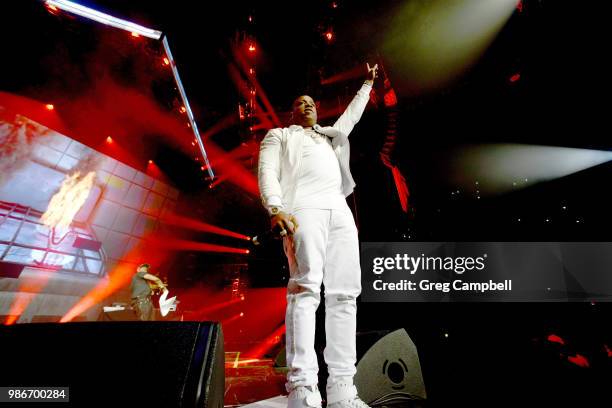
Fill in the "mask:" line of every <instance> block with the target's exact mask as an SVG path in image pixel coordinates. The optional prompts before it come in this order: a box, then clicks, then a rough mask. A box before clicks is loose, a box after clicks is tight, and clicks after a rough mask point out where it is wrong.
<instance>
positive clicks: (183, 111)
mask: <svg viewBox="0 0 612 408" xmlns="http://www.w3.org/2000/svg"><path fill="white" fill-rule="evenodd" d="M179 110H180V111H181V113H185V112H187V108H185V107H184V106H181V108H180V109H179Z"/></svg>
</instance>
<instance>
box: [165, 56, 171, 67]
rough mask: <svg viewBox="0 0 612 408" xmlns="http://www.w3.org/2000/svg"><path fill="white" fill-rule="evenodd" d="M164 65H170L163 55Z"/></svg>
mask: <svg viewBox="0 0 612 408" xmlns="http://www.w3.org/2000/svg"><path fill="white" fill-rule="evenodd" d="M164 65H170V60H169V59H168V58H166V57H164Z"/></svg>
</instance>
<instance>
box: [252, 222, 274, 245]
mask: <svg viewBox="0 0 612 408" xmlns="http://www.w3.org/2000/svg"><path fill="white" fill-rule="evenodd" d="M280 232H281V228H280V227H279V226H278V225H276V226H275V227H274V228H272V229H271V230H268V231H266V232H264V233H262V234H258V235H256V236H254V237H253V238H251V241H252V242H253V245H255V246H259V245H263V244H265V243H267V242H270V241H273V240H277V239H280V238H281V235H280Z"/></svg>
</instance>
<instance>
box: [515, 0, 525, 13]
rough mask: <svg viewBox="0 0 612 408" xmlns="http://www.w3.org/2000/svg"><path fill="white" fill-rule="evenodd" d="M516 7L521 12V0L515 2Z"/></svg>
mask: <svg viewBox="0 0 612 408" xmlns="http://www.w3.org/2000/svg"><path fill="white" fill-rule="evenodd" d="M516 9H517V10H518V11H519V13H521V12H522V11H523V0H519V1H518V3H517V4H516Z"/></svg>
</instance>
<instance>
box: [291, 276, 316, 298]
mask: <svg viewBox="0 0 612 408" xmlns="http://www.w3.org/2000/svg"><path fill="white" fill-rule="evenodd" d="M304 292H312V290H310V289H309V288H308V287H306V286H302V285H300V284H299V283H297V282H296V281H294V280H289V284H288V285H287V293H288V294H290V295H299V294H300V293H304Z"/></svg>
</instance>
